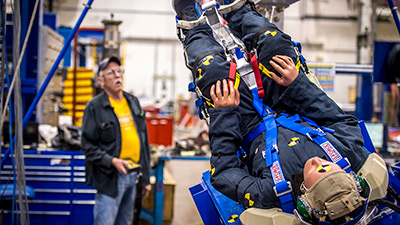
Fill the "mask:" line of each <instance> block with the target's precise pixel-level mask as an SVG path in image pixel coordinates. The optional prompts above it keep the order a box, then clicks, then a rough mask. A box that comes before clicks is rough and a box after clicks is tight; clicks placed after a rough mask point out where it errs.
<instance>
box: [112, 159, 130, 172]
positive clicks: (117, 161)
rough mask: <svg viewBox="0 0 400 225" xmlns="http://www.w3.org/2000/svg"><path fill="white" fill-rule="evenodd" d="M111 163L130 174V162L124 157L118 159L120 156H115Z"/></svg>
mask: <svg viewBox="0 0 400 225" xmlns="http://www.w3.org/2000/svg"><path fill="white" fill-rule="evenodd" d="M111 164H112V165H113V166H114V167H115V168H117V170H118V171H119V172H120V173H122V174H128V172H127V171H126V167H128V166H129V163H128V162H127V161H126V160H123V159H118V158H113V159H112V160H111Z"/></svg>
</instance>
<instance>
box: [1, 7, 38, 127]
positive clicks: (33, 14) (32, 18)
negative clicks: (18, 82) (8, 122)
mask: <svg viewBox="0 0 400 225" xmlns="http://www.w3.org/2000/svg"><path fill="white" fill-rule="evenodd" d="M38 5H39V0H36V3H35V6H34V8H33V12H32V16H31V20H30V22H29V26H28V30H27V32H26V36H25V40H24V44H23V46H22V50H21V55H20V57H19V59H18V63H17V66H16V67H14V68H15V70H14V78H15V73H16V72H17V71H19V67H20V66H21V62H22V58H23V57H24V54H25V49H26V46H27V44H28V39H29V36H30V34H31V29H32V25H33V21H34V20H35V16H36V11H37V8H38ZM14 85H15V79H13V81H12V82H11V86H10V87H9V88H8V94H7V98H6V101H5V102H4V105H7V104H8V101H9V100H10V96H11V93H12V90H13V88H14ZM5 114H6V109H4V110H3V112H2V113H1V118H0V130H1V129H3V122H4V116H5Z"/></svg>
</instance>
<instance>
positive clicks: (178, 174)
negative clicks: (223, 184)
mask: <svg viewBox="0 0 400 225" xmlns="http://www.w3.org/2000/svg"><path fill="white" fill-rule="evenodd" d="M209 167H210V163H209V161H208V160H206V161H194V160H171V161H168V162H166V163H165V168H167V169H168V170H169V172H170V173H171V175H172V177H173V178H174V179H175V181H176V186H175V198H174V217H173V220H172V223H171V224H172V225H189V224H202V220H201V218H200V215H199V213H198V211H197V208H196V205H195V204H194V201H193V199H192V196H191V194H190V192H189V187H192V186H194V185H196V184H199V183H200V181H201V174H202V173H203V172H204V171H207V170H208V169H209Z"/></svg>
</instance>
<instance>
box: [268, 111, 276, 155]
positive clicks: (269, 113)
mask: <svg viewBox="0 0 400 225" xmlns="http://www.w3.org/2000/svg"><path fill="white" fill-rule="evenodd" d="M266 111H267V115H265V117H267V116H269V115H274V117H275V116H276V113H275V112H274V111H270V110H269V109H266ZM276 149H278V148H276Z"/></svg>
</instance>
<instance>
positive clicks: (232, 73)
mask: <svg viewBox="0 0 400 225" xmlns="http://www.w3.org/2000/svg"><path fill="white" fill-rule="evenodd" d="M236 66H237V65H236V63H235V62H232V61H231V65H230V67H229V79H228V81H229V82H233V84H235V78H236Z"/></svg>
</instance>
